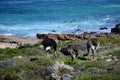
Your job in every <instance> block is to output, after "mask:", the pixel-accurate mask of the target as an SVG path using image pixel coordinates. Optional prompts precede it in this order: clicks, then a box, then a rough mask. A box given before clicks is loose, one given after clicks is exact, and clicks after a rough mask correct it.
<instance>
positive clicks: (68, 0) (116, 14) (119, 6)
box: [0, 0, 120, 38]
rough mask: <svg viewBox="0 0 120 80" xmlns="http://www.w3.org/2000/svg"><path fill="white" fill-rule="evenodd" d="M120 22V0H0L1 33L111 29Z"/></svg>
mask: <svg viewBox="0 0 120 80" xmlns="http://www.w3.org/2000/svg"><path fill="white" fill-rule="evenodd" d="M118 23H120V0H0V34H1V35H12V36H17V37H25V38H27V37H32V38H33V37H36V34H37V33H39V34H48V33H51V34H76V35H79V34H81V33H83V32H99V33H100V32H110V29H111V28H112V27H114V26H115V25H116V24H118ZM101 27H107V28H108V29H107V30H99V28H101Z"/></svg>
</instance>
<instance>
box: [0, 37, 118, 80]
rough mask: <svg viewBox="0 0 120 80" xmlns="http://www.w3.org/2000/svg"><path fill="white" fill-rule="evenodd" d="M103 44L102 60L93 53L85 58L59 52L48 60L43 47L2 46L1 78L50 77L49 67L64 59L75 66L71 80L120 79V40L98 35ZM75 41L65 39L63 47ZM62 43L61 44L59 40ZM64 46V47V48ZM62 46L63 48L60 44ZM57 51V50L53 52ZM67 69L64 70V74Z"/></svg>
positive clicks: (38, 79) (36, 79)
mask: <svg viewBox="0 0 120 80" xmlns="http://www.w3.org/2000/svg"><path fill="white" fill-rule="evenodd" d="M98 39H99V41H100V43H101V46H100V49H99V58H100V59H99V60H97V59H98V56H97V55H96V60H89V59H92V56H91V54H90V55H89V56H87V57H86V58H87V59H88V60H87V59H85V60H82V59H81V58H78V59H77V58H76V59H75V60H74V61H71V58H70V57H68V56H64V55H63V54H62V53H61V52H59V51H57V54H58V58H55V57H54V56H53V54H50V59H48V57H47V54H46V52H45V51H44V50H42V49H40V48H39V46H35V47H32V48H29V47H28V48H27V47H26V48H21V49H17V48H16V49H9V48H7V49H0V80H49V79H50V77H49V75H50V73H49V72H48V71H47V67H49V66H52V65H54V64H55V63H56V61H57V62H64V63H65V64H66V65H69V66H72V67H73V68H74V71H73V73H71V75H72V77H71V80H119V79H120V40H118V39H116V38H112V37H108V38H105V37H100V38H98ZM71 43H78V42H73V41H66V42H65V41H63V46H66V45H68V44H71ZM58 46H60V43H58ZM63 46H62V47H63ZM58 48H59V47H58ZM51 53H53V52H51ZM109 55H112V56H116V57H117V59H118V60H111V61H107V59H108V58H107V57H108V56H109ZM65 72H66V71H65V70H62V72H61V73H60V74H64V73H65Z"/></svg>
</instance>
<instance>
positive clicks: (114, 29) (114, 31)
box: [111, 24, 120, 33]
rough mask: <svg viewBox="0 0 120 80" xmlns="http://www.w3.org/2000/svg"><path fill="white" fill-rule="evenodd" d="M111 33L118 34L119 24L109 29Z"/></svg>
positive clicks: (119, 30)
mask: <svg viewBox="0 0 120 80" xmlns="http://www.w3.org/2000/svg"><path fill="white" fill-rule="evenodd" d="M111 32H112V33H120V24H116V25H115V27H114V28H112V29H111Z"/></svg>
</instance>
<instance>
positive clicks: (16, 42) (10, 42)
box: [0, 24, 120, 49]
mask: <svg viewBox="0 0 120 80" xmlns="http://www.w3.org/2000/svg"><path fill="white" fill-rule="evenodd" d="M46 36H47V37H49V38H52V39H54V40H55V41H56V42H57V41H59V40H62V41H66V40H71V41H75V40H76V41H79V40H85V39H88V38H89V37H91V38H97V37H114V38H117V39H120V24H116V26H115V27H114V28H112V29H111V33H100V34H97V33H96V32H90V33H87V32H85V33H83V34H81V35H79V36H78V35H75V34H36V37H37V38H18V37H14V36H7V35H0V48H1V49H5V48H18V47H21V46H25V45H29V46H34V45H36V44H39V43H40V41H41V39H43V38H45V37H46Z"/></svg>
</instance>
